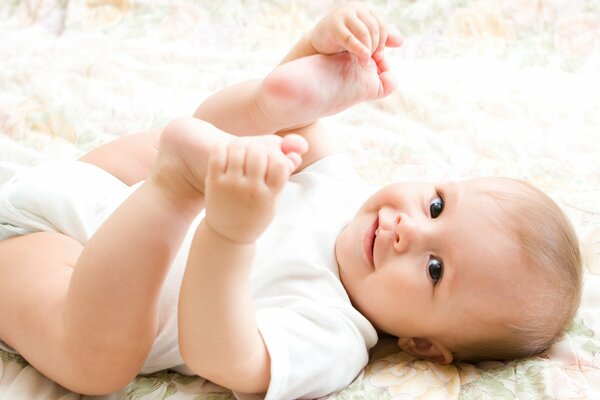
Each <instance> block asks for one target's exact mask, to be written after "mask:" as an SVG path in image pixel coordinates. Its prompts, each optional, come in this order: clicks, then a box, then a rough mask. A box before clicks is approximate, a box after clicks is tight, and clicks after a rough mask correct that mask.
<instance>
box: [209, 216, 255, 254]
mask: <svg viewBox="0 0 600 400" xmlns="http://www.w3.org/2000/svg"><path fill="white" fill-rule="evenodd" d="M202 225H203V226H204V228H205V230H206V232H207V233H208V234H210V235H213V236H214V237H216V238H218V239H219V240H221V241H224V242H226V243H228V244H230V245H234V246H252V245H255V244H256V239H252V238H250V237H248V238H244V237H243V235H235V236H240V237H233V235H231V234H228V233H226V232H223V231H222V230H220V229H218V228H216V227H214V226H213V225H216V224H214V223H211V222H210V221H209V218H208V215H207V217H206V218H204V220H203V221H202V223H201V226H202Z"/></svg>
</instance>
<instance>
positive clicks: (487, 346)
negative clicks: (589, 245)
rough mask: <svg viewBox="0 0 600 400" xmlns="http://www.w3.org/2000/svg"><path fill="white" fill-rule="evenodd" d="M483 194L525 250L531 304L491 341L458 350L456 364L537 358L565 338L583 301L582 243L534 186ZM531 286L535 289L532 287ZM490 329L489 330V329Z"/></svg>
mask: <svg viewBox="0 0 600 400" xmlns="http://www.w3.org/2000/svg"><path fill="white" fill-rule="evenodd" d="M490 181H491V182H492V181H494V182H496V183H500V185H497V184H496V185H491V187H489V188H488V187H486V185H483V187H482V188H481V189H478V190H480V192H481V193H483V194H485V195H487V196H488V197H489V198H491V199H492V200H493V201H494V203H495V204H497V205H498V207H499V208H500V211H501V213H500V214H501V215H502V221H501V222H500V224H501V225H502V226H503V227H504V228H505V229H507V230H508V232H509V234H510V236H511V238H512V239H513V240H514V242H515V244H517V245H518V246H519V248H520V249H521V251H522V256H523V259H524V260H525V266H526V268H528V269H529V271H528V272H530V273H532V274H535V275H537V276H539V279H537V280H534V281H532V282H528V290H530V293H531V296H532V301H527V302H521V303H519V310H518V311H517V312H516V313H515V316H511V317H510V318H509V319H507V320H504V321H501V326H499V327H496V326H494V327H493V328H494V329H492V330H491V331H493V332H492V333H490V334H489V335H488V337H479V338H476V339H473V340H468V343H466V344H463V345H460V346H459V347H458V348H455V349H453V350H454V351H453V353H454V357H455V359H457V360H468V361H479V360H505V359H516V358H523V357H530V356H534V355H537V354H539V353H541V352H543V351H545V350H546V349H548V348H549V347H550V346H551V345H553V344H554V343H556V342H557V341H558V340H560V339H561V337H562V335H563V334H564V331H565V330H566V328H567V326H568V324H569V323H570V321H571V320H572V319H573V317H574V316H575V313H576V312H577V308H578V307H579V303H580V300H581V288H582V280H583V270H582V261H581V254H580V250H579V241H578V239H577V236H576V234H575V230H574V229H573V226H572V225H571V223H570V222H569V220H568V218H567V217H566V215H565V214H564V212H563V211H562V210H561V209H560V208H559V206H558V205H557V204H556V203H555V202H554V201H553V200H552V199H551V198H550V197H549V196H548V195H546V194H545V193H544V192H542V191H541V190H539V189H537V188H536V187H534V186H533V185H531V184H529V183H527V182H524V181H519V180H515V179H509V178H493V179H491V180H490ZM529 283H531V285H529ZM488 331H490V330H489V329H488Z"/></svg>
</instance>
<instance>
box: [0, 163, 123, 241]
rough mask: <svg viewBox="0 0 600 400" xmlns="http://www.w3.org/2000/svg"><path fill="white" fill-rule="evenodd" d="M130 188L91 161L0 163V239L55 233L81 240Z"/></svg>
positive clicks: (91, 231) (120, 200) (85, 239)
mask: <svg viewBox="0 0 600 400" xmlns="http://www.w3.org/2000/svg"><path fill="white" fill-rule="evenodd" d="M131 191H132V188H131V187H129V186H127V185H126V184H125V183H123V182H122V181H120V180H119V179H117V178H116V177H115V176H113V175H111V174H110V173H108V172H106V171H105V170H103V169H101V168H98V167H96V166H94V165H92V164H88V163H84V162H80V161H53V162H49V163H43V164H39V165H35V166H31V167H24V166H20V165H16V164H9V163H0V240H3V239H7V238H9V237H13V236H18V235H24V234H27V233H32V232H39V231H45V232H47V231H55V232H61V233H64V234H66V235H68V236H71V237H72V238H73V239H75V240H77V241H79V242H80V243H82V244H84V243H85V242H86V241H87V240H88V239H89V237H90V236H91V234H92V233H93V232H95V231H96V229H97V228H98V227H99V226H100V224H102V222H103V221H104V220H105V219H106V218H107V217H108V215H110V213H112V212H113V211H114V209H115V208H116V207H117V206H118V205H119V204H120V203H121V202H122V201H123V200H124V199H125V198H126V197H127V196H128V195H129V194H130V193H131Z"/></svg>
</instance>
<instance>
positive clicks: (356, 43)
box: [337, 25, 371, 61]
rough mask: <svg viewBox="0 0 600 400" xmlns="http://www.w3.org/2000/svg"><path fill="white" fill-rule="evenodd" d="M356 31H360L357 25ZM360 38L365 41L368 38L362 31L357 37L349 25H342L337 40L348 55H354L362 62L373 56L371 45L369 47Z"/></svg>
mask: <svg viewBox="0 0 600 400" xmlns="http://www.w3.org/2000/svg"><path fill="white" fill-rule="evenodd" d="M354 29H355V30H358V29H360V28H358V25H356V26H355V28H354ZM358 37H362V38H363V40H365V39H366V37H367V36H365V33H364V32H362V31H361V33H359V34H358V35H357V34H356V33H355V32H354V31H352V30H350V28H348V26H347V25H342V27H341V28H340V29H339V30H338V38H337V40H338V42H339V43H340V46H342V48H343V49H344V50H346V51H347V52H348V53H350V54H354V55H355V56H356V57H357V58H358V59H359V60H361V61H363V60H368V59H369V57H370V56H371V50H370V43H369V45H368V46H367V44H365V43H364V42H362V41H361V40H359V39H358ZM369 40H370V39H369Z"/></svg>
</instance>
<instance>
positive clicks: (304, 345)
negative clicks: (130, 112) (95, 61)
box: [0, 3, 582, 399]
mask: <svg viewBox="0 0 600 400" xmlns="http://www.w3.org/2000/svg"><path fill="white" fill-rule="evenodd" d="M401 41H402V40H401V38H400V37H399V36H398V35H396V34H393V33H390V32H388V30H387V26H386V24H385V23H384V22H383V21H382V20H381V18H380V17H379V16H378V14H377V13H376V12H375V11H374V10H373V9H371V8H370V7H369V6H368V5H367V4H364V3H350V4H347V5H344V6H342V7H340V8H338V9H336V10H334V11H333V12H331V13H330V14H329V15H328V16H326V17H325V18H324V19H323V20H321V21H320V22H319V23H318V24H317V25H316V26H315V28H313V30H311V31H310V33H309V34H308V35H306V36H305V37H303V38H302V39H301V40H300V42H299V43H298V44H297V45H296V46H295V47H294V48H293V49H292V50H291V52H290V53H289V54H288V55H287V56H286V57H285V59H284V60H283V61H282V64H281V65H280V66H278V67H277V68H276V69H275V70H274V71H273V72H271V73H270V74H269V75H268V76H267V77H266V78H265V79H264V80H262V81H250V82H245V83H242V84H239V85H236V86H233V87H230V88H226V89H224V90H222V91H220V92H218V93H215V94H214V95H212V96H211V97H210V98H208V99H207V100H206V101H205V102H204V103H202V104H201V105H200V106H199V107H198V110H197V111H196V113H195V115H194V117H195V118H184V119H179V120H176V121H174V122H172V123H170V124H169V125H168V126H167V127H165V128H164V129H163V130H162V131H160V132H159V131H156V132H148V133H139V134H133V135H129V136H125V137H123V138H121V139H118V140H117V141H115V142H111V143H108V144H106V145H104V146H102V147H100V148H98V149H96V150H94V151H92V152H90V153H89V154H87V155H86V156H84V157H83V158H82V159H81V160H80V161H65V162H55V163H49V164H45V165H39V166H35V167H31V168H22V169H19V168H12V169H7V168H8V167H5V169H4V171H3V174H2V176H3V177H5V178H4V183H3V185H2V187H1V196H2V205H1V207H0V221H1V222H2V224H1V225H0V234H1V235H2V238H5V240H2V241H1V242H0V314H2V315H3V316H4V321H5V323H4V324H2V326H0V339H2V340H3V341H4V342H5V343H6V344H8V345H9V346H11V347H12V348H14V349H15V350H16V351H18V352H19V353H21V354H22V355H23V356H24V357H25V358H26V359H27V360H28V361H29V362H31V364H32V365H34V366H35V367H36V368H37V369H38V370H40V371H41V372H42V373H44V374H46V375H47V376H48V377H50V378H51V379H53V380H55V381H57V382H58V383H60V384H61V385H63V386H65V387H67V388H69V389H71V390H74V391H77V392H81V393H86V394H103V393H109V392H112V391H115V390H118V389H120V388H121V387H123V386H124V385H126V384H127V383H129V381H130V380H131V379H133V378H134V377H135V376H136V375H137V374H138V373H149V372H153V371H157V370H160V369H166V368H171V369H174V370H176V371H178V372H181V373H186V374H196V375H200V376H202V377H205V378H207V379H210V380H212V381H214V382H215V383H218V384H220V385H223V386H225V387H228V388H230V389H232V390H233V391H235V392H236V395H238V397H240V398H252V397H254V395H252V394H255V395H256V396H257V397H259V398H263V397H264V398H267V399H295V398H301V397H302V398H307V397H308V398H311V397H321V396H324V395H327V394H329V393H331V392H333V391H336V390H339V389H341V388H343V387H344V386H345V385H347V384H349V383H350V382H351V381H352V379H354V377H355V376H356V375H357V374H358V373H359V371H360V370H361V368H363V367H364V366H365V364H366V363H367V361H368V350H369V349H370V348H371V347H372V346H373V345H374V344H375V342H376V341H377V331H380V332H385V333H388V334H391V335H394V336H396V337H398V344H399V346H400V347H401V348H402V349H403V350H404V351H406V352H408V353H410V354H412V355H414V356H415V357H422V358H426V359H430V360H434V361H438V362H441V363H450V362H452V361H453V360H457V359H458V360H463V359H467V360H479V359H505V358H515V357H524V356H529V355H533V354H537V353H539V352H541V351H543V350H544V349H546V348H547V347H548V346H550V345H551V344H552V343H553V342H554V341H556V340H557V338H559V337H560V334H561V332H562V330H563V329H564V326H565V324H566V323H567V322H568V321H569V320H570V319H571V317H572V316H573V314H574V312H575V310H576V308H577V305H578V302H579V297H580V288H581V274H582V273H581V262H580V255H579V250H578V242H577V239H576V237H575V234H574V232H573V229H572V227H571V225H570V224H569V222H568V220H567V219H566V218H565V216H564V214H563V213H562V212H561V211H560V209H559V208H558V207H557V206H556V204H555V203H554V202H552V200H550V199H549V198H548V196H546V195H545V194H543V193H542V192H540V191H539V190H537V189H535V188H533V187H532V186H530V185H529V184H527V183H524V182H520V181H515V180H511V179H501V178H479V179H473V180H468V181H461V182H453V183H443V184H433V183H394V184H391V185H389V186H386V187H384V188H382V189H380V190H379V191H376V192H375V193H374V194H370V195H369V193H368V192H367V191H366V188H365V187H364V185H362V184H361V183H360V181H359V180H358V178H357V177H356V175H355V174H354V173H353V172H352V169H351V167H350V164H349V163H348V162H347V160H345V159H344V158H343V157H342V156H340V155H333V154H332V151H331V148H332V146H331V144H330V143H329V141H328V139H327V136H326V133H325V132H324V130H323V128H322V126H321V125H320V124H319V123H318V122H315V121H317V120H318V118H320V117H322V116H325V115H331V114H333V113H336V112H339V111H341V110H344V109H347V108H348V107H350V106H352V105H354V104H356V103H359V102H362V101H367V100H374V99H379V98H382V97H385V96H387V95H388V94H389V93H391V92H392V91H393V90H394V88H395V82H394V80H393V78H392V76H391V74H390V71H389V69H390V66H389V64H388V62H387V60H386V59H385V56H384V49H385V47H386V46H387V47H398V46H400V45H401ZM290 132H294V133H293V134H288V133H290ZM273 133H276V134H277V135H270V134H273ZM247 135H263V136H247ZM130 185H131V186H130ZM357 210H358V211H357Z"/></svg>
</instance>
